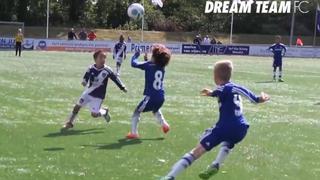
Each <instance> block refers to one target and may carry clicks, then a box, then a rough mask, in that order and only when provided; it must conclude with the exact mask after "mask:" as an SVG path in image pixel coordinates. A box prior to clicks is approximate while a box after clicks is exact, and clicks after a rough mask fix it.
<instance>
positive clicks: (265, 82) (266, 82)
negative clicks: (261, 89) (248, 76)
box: [255, 80, 275, 84]
mask: <svg viewBox="0 0 320 180" xmlns="http://www.w3.org/2000/svg"><path fill="white" fill-rule="evenodd" d="M255 83H257V84H268V83H275V81H272V80H271V81H258V82H255Z"/></svg>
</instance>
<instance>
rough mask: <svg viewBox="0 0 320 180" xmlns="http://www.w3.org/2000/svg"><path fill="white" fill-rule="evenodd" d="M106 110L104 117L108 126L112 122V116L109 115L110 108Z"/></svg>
mask: <svg viewBox="0 0 320 180" xmlns="http://www.w3.org/2000/svg"><path fill="white" fill-rule="evenodd" d="M103 109H104V110H106V114H105V115H103V118H104V119H105V120H106V122H107V124H108V123H109V122H110V121H111V116H110V114H109V109H108V108H103Z"/></svg>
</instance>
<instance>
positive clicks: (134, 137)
mask: <svg viewBox="0 0 320 180" xmlns="http://www.w3.org/2000/svg"><path fill="white" fill-rule="evenodd" d="M126 137H127V139H139V134H134V133H131V132H129V133H128V135H127V136H126Z"/></svg>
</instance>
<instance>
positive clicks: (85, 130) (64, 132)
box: [43, 128, 103, 137]
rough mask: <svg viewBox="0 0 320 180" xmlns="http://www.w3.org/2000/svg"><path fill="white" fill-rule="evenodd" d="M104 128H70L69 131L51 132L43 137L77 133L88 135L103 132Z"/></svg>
mask: <svg viewBox="0 0 320 180" xmlns="http://www.w3.org/2000/svg"><path fill="white" fill-rule="evenodd" d="M101 129H103V128H92V129H83V130H74V129H71V130H68V131H59V132H55V133H49V134H47V135H44V136H43V137H60V136H75V135H88V134H101V133H103V131H101Z"/></svg>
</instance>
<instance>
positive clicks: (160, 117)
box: [154, 109, 168, 126]
mask: <svg viewBox="0 0 320 180" xmlns="http://www.w3.org/2000/svg"><path fill="white" fill-rule="evenodd" d="M154 116H155V117H156V120H157V122H158V123H159V124H160V125H161V126H163V125H164V124H165V125H168V122H167V121H166V120H165V119H164V117H163V114H162V112H161V110H160V109H159V110H158V111H157V112H156V113H154Z"/></svg>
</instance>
